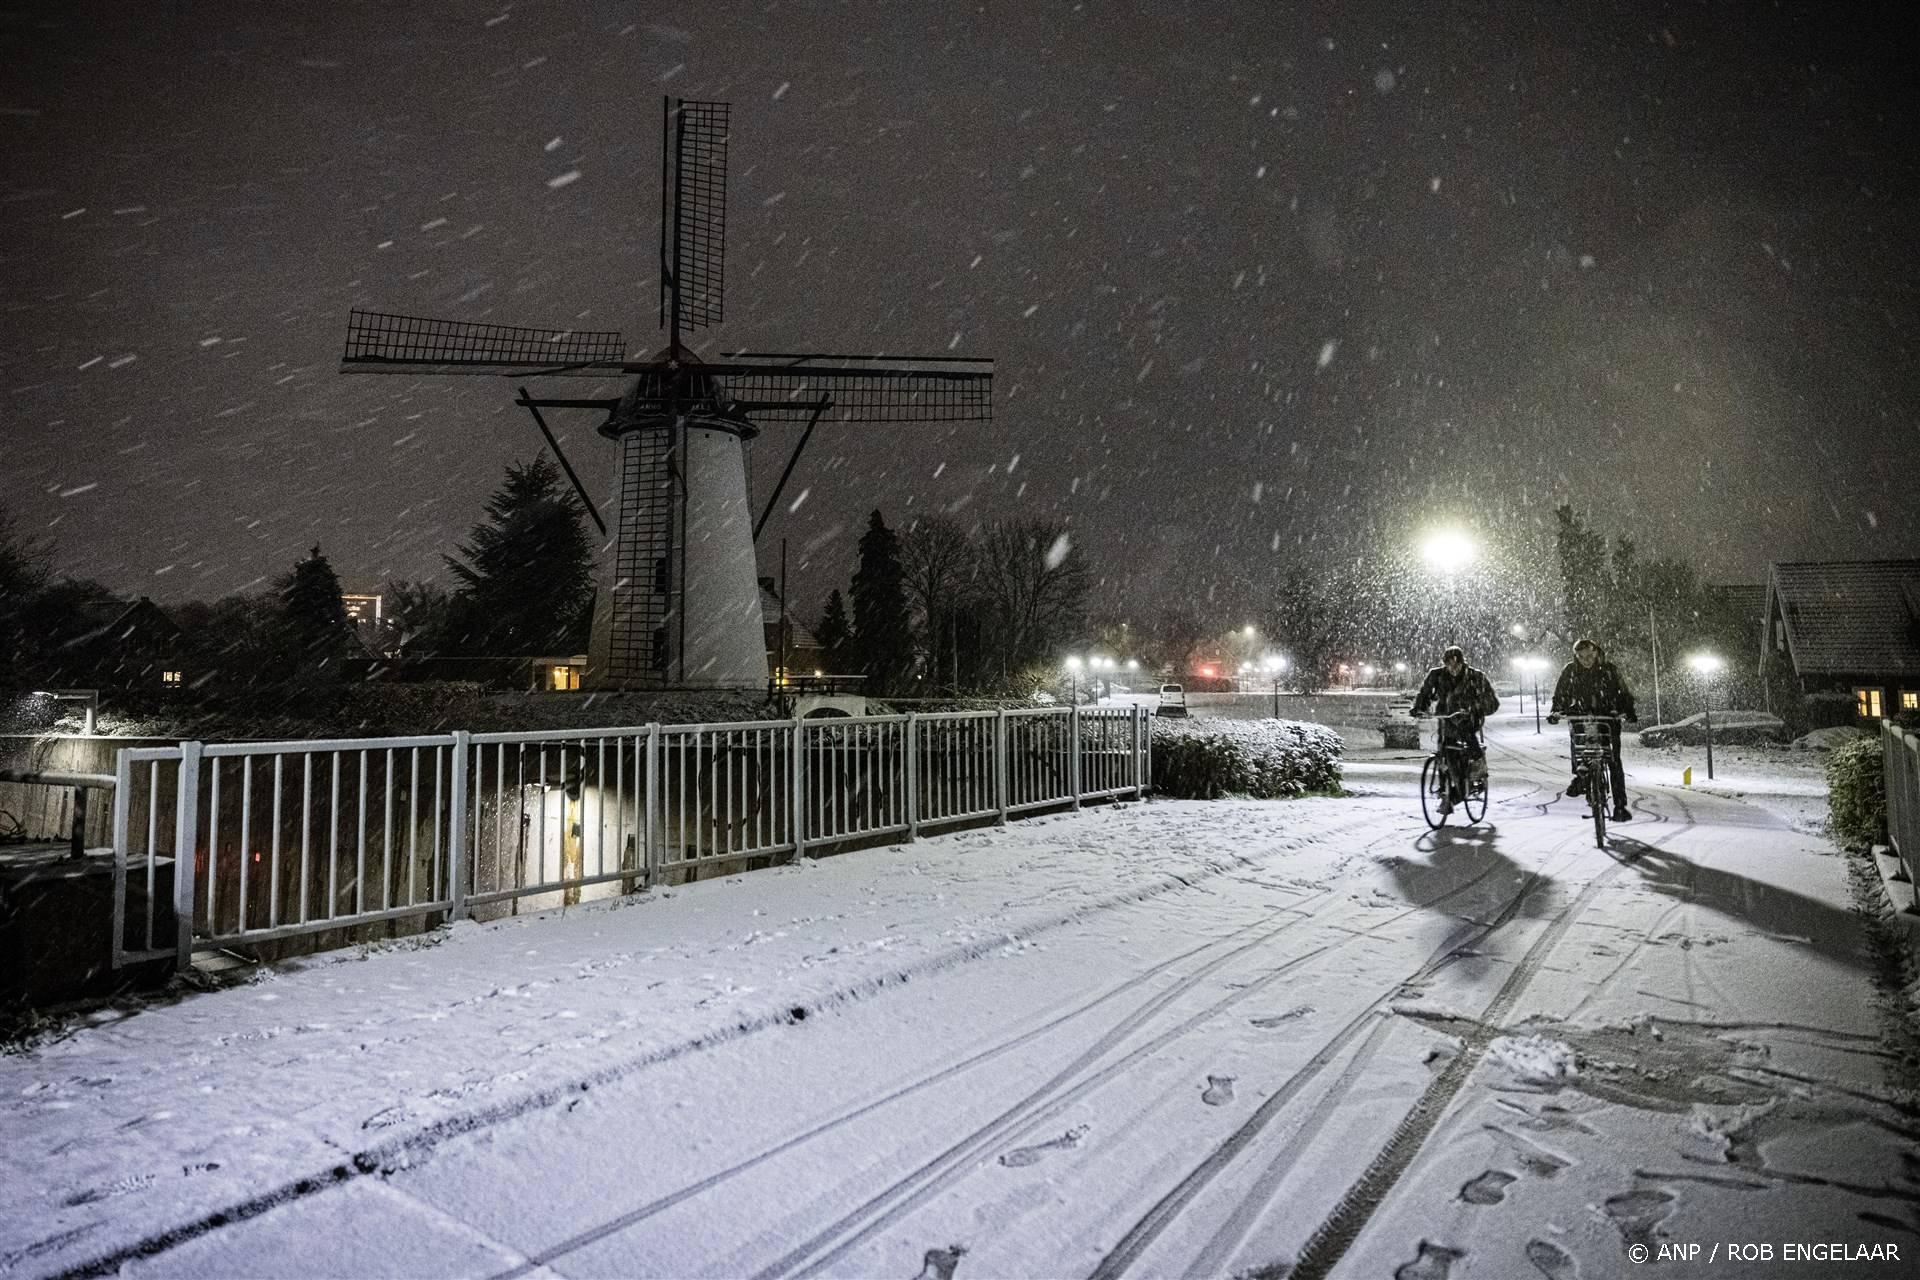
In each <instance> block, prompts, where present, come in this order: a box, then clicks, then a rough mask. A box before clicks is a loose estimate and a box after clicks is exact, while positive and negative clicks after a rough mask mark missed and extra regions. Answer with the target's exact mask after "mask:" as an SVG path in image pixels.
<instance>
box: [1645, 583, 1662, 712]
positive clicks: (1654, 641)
mask: <svg viewBox="0 0 1920 1280" xmlns="http://www.w3.org/2000/svg"><path fill="white" fill-rule="evenodd" d="M1647 643H1648V644H1649V645H1651V646H1652V647H1653V722H1654V723H1655V724H1665V723H1666V718H1665V717H1663V716H1662V715H1661V714H1660V637H1659V636H1658V635H1657V634H1655V632H1654V629H1653V606H1652V605H1651V604H1649V605H1648V606H1647Z"/></svg>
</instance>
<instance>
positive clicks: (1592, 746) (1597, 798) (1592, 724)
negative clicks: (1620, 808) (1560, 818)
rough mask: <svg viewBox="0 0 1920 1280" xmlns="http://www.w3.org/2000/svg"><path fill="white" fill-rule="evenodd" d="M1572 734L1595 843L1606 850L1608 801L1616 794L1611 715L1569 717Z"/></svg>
mask: <svg viewBox="0 0 1920 1280" xmlns="http://www.w3.org/2000/svg"><path fill="white" fill-rule="evenodd" d="M1563 718H1564V719H1565V720H1566V722H1567V731H1568V732H1569V733H1571V734H1572V735H1573V776H1574V779H1575V781H1576V784H1577V785H1578V786H1579V788H1580V790H1581V793H1582V794H1584V795H1585V796H1586V798H1587V808H1589V809H1591V810H1593V842H1594V844H1596V845H1598V846H1599V847H1600V848H1602V849H1604V848H1606V847H1607V798H1608V797H1609V796H1611V795H1612V794H1613V750H1614V745H1613V744H1614V738H1615V736H1616V732H1615V729H1614V724H1615V720H1614V717H1612V716H1566V717H1563Z"/></svg>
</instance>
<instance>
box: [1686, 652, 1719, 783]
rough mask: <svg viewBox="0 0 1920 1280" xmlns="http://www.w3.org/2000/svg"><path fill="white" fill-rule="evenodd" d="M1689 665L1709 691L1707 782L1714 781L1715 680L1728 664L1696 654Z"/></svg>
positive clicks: (1709, 655) (1714, 656)
mask: <svg viewBox="0 0 1920 1280" xmlns="http://www.w3.org/2000/svg"><path fill="white" fill-rule="evenodd" d="M1687 665H1688V666H1690V667H1692V668H1693V672H1694V674H1695V675H1697V676H1699V677H1700V682H1701V683H1702V684H1703V685H1705V686H1706V690H1707V780H1708V781H1709V782H1711V781H1712V780H1713V678H1714V677H1715V676H1716V675H1719V674H1720V668H1721V667H1723V666H1725V665H1726V664H1725V663H1724V662H1722V661H1720V655H1718V654H1715V653H1696V654H1694V655H1693V656H1692V657H1690V658H1688V659H1687Z"/></svg>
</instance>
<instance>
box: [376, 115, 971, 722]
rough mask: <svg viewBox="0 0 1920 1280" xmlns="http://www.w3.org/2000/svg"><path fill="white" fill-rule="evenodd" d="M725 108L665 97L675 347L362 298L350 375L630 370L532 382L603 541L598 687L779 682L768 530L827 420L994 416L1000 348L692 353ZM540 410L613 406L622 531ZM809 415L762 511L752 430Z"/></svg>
mask: <svg viewBox="0 0 1920 1280" xmlns="http://www.w3.org/2000/svg"><path fill="white" fill-rule="evenodd" d="M727 143H728V131H727V104H726V103H724V102H698V101H691V100H682V99H668V100H667V101H666V103H665V105H664V108H663V112H662V120H661V155H660V165H661V184H660V285H659V294H660V298H659V311H660V325H661V327H662V328H664V329H665V330H666V331H667V346H666V349H665V350H664V351H662V352H660V354H659V355H657V356H656V357H654V358H653V359H651V360H639V361H636V360H630V359H628V357H627V347H626V343H625V342H624V341H623V340H622V338H621V336H620V334H619V332H618V331H617V330H607V331H585V330H578V329H541V328H524V327H521V326H517V325H500V324H481V323H475V322H472V321H464V320H430V319H424V318H421V317H416V316H401V315H393V314H389V313H385V312H374V311H359V310H356V311H354V312H353V313H352V314H351V316H350V317H349V319H348V324H347V344H346V351H345V353H344V355H343V356H342V357H341V370H342V372H347V373H409V374H421V373H450V374H482V375H488V376H495V377H506V378H514V379H519V380H522V381H534V380H545V379H552V378H588V377H597V378H625V379H627V385H626V387H625V389H624V390H623V391H622V392H621V393H620V394H619V395H616V396H602V397H560V396H552V395H542V396H534V395H531V394H529V393H528V391H527V389H526V387H525V386H524V385H523V386H521V387H519V388H518V390H519V394H518V396H517V397H516V398H515V403H517V404H519V405H521V406H523V407H524V408H525V409H526V410H527V412H528V413H529V414H531V415H532V416H533V420H534V423H535V425H536V426H538V427H539V428H540V432H541V434H542V435H543V436H545V437H546V441H547V443H548V445H550V446H551V447H552V449H553V452H554V456H555V457H556V458H558V459H559V462H560V465H561V467H562V468H563V469H564V470H565V471H566V473H567V479H568V480H569V481H570V482H571V483H572V485H573V487H574V491H575V492H576V493H578V494H579V495H580V499H581V501H582V503H584V504H585V506H586V508H587V511H588V513H589V514H590V515H591V516H592V517H593V521H594V523H595V524H596V525H598V526H599V528H600V532H601V534H602V537H603V539H604V543H603V551H602V554H601V563H600V565H599V568H598V580H597V589H596V593H595V599H594V615H593V638H592V643H591V645H590V649H589V656H588V665H587V676H586V680H585V682H584V683H585V685H586V687H589V688H598V689H627V688H660V687H757V686H761V685H764V684H765V683H766V680H767V662H766V650H765V647H764V645H763V643H762V627H761V612H760V588H759V577H758V572H757V562H756V560H755V558H754V549H753V545H754V540H755V539H756V538H757V537H758V536H759V533H760V531H761V529H762V528H764V527H765V526H766V523H767V518H768V516H770V515H771V514H772V512H773V510H774V506H775V504H776V503H777V502H778V501H779V499H780V494H781V492H782V491H783V490H784V489H785V488H786V484H787V480H788V479H789V478H790V477H791V476H792V475H793V470H794V466H795V464H797V463H798V462H799V460H800V455H801V453H802V452H803V451H804V450H805V449H806V447H807V442H808V441H809V440H810V439H811V438H812V436H813V430H814V428H815V427H816V426H818V425H819V423H820V421H821V420H822V419H823V418H826V419H827V420H829V421H834V422H846V423H859V424H874V423H922V422H985V421H988V420H990V419H991V417H992V411H993V362H992V361H991V360H990V359H976V358H952V357H898V356H846V355H823V354H805V355H799V354H776V353H769V352H745V351H743V352H737V353H734V354H732V355H730V356H726V357H723V358H721V359H719V360H714V361H708V360H704V359H701V358H698V357H696V356H694V355H693V354H692V353H690V352H689V351H688V350H687V349H686V347H684V346H683V345H682V343H681V334H682V332H683V331H690V330H694V329H702V328H706V327H709V326H711V325H716V324H718V323H720V320H721V318H722V314H723V299H724V284H725V262H726V193H727ZM542 410H592V411H595V412H598V413H601V414H603V415H604V418H603V420H602V421H601V423H600V424H599V427H598V431H599V434H600V435H602V436H604V437H606V438H607V439H608V440H611V441H612V442H613V443H614V447H615V456H614V460H613V494H612V496H613V498H614V503H613V509H614V523H613V527H612V529H608V527H607V525H606V523H605V521H603V520H602V519H601V517H600V513H599V505H598V504H596V503H595V502H594V501H593V500H592V498H590V497H589V496H588V494H587V491H586V489H585V487H584V486H583V485H582V484H581V483H580V477H579V476H578V474H577V473H576V472H575V471H574V469H573V465H572V463H570V462H569V461H568V460H567V458H566V455H565V454H563V453H562V452H561V450H560V445H559V442H558V441H557V440H556V439H555V438H554V435H553V432H552V430H551V429H550V428H549V427H548V426H547V422H546V418H545V417H544V416H543V414H542V412H541V411H542ZM767 422H796V423H797V422H804V423H805V424H806V426H805V429H804V430H803V431H802V432H801V433H800V437H799V440H798V442H797V443H796V444H795V445H794V448H793V452H792V454H791V455H790V456H789V457H788V459H787V463H786V466H785V468H784V469H783V470H782V472H781V474H780V479H779V481H778V483H777V484H776V485H775V486H774V489H773V492H772V493H771V494H770V495H769V496H768V498H767V500H766V503H765V504H764V506H763V507H762V509H761V511H760V513H759V515H758V517H757V518H756V517H755V516H754V515H753V512H752V509H751V507H750V500H751V499H750V495H749V493H748V490H747V480H746V461H745V446H746V443H747V442H748V441H749V440H751V439H753V438H754V437H755V436H756V435H758V434H759V424H761V423H767Z"/></svg>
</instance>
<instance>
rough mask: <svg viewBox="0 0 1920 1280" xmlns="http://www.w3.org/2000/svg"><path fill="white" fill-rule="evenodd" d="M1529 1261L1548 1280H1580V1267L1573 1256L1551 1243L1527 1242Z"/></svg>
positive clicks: (1544, 1241)
mask: <svg viewBox="0 0 1920 1280" xmlns="http://www.w3.org/2000/svg"><path fill="white" fill-rule="evenodd" d="M1527 1261H1528V1262H1531V1263H1532V1264H1533V1266H1534V1270H1536V1271H1538V1272H1539V1273H1540V1274H1541V1275H1543V1276H1545V1277H1546V1278H1547V1280H1579V1275H1580V1267H1579V1264H1578V1263H1576V1262H1574V1260H1573V1255H1572V1254H1570V1253H1568V1252H1567V1251H1566V1250H1565V1249H1562V1248H1561V1247H1560V1246H1559V1245H1557V1244H1554V1243H1552V1242H1551V1241H1547V1240H1529V1241H1527Z"/></svg>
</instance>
